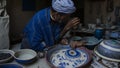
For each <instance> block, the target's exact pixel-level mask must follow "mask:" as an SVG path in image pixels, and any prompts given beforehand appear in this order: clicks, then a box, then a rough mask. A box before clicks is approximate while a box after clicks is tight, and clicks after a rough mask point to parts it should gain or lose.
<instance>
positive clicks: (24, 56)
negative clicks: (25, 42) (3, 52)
mask: <svg viewBox="0 0 120 68" xmlns="http://www.w3.org/2000/svg"><path fill="white" fill-rule="evenodd" d="M14 58H15V60H16V61H17V62H18V63H21V64H28V63H32V62H33V61H35V60H36V59H37V53H36V52H35V51H33V50H31V49H21V50H19V51H17V52H15V53H14Z"/></svg>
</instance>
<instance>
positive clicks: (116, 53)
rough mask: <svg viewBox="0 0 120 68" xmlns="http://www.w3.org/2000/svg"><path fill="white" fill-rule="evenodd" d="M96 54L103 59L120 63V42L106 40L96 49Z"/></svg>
mask: <svg viewBox="0 0 120 68" xmlns="http://www.w3.org/2000/svg"><path fill="white" fill-rule="evenodd" d="M94 52H95V54H97V55H98V56H99V57H101V58H103V59H106V60H109V61H114V62H120V41H117V40H104V41H102V42H101V43H100V44H99V45H98V46H96V47H95V49H94Z"/></svg>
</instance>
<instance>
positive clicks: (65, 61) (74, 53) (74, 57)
mask: <svg viewBox="0 0 120 68" xmlns="http://www.w3.org/2000/svg"><path fill="white" fill-rule="evenodd" d="M46 59H47V62H48V64H49V65H50V66H51V67H52V68H77V67H83V66H85V65H87V64H88V63H89V62H90V60H91V57H90V54H89V52H88V51H87V50H85V49H82V48H76V49H74V50H73V49H71V47H70V46H69V45H57V46H56V47H53V48H51V49H49V50H48V52H47V54H46Z"/></svg>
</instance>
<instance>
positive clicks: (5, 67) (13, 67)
mask: <svg viewBox="0 0 120 68" xmlns="http://www.w3.org/2000/svg"><path fill="white" fill-rule="evenodd" d="M0 68H23V66H21V65H18V64H0Z"/></svg>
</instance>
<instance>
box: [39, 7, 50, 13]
mask: <svg viewBox="0 0 120 68" xmlns="http://www.w3.org/2000/svg"><path fill="white" fill-rule="evenodd" d="M49 10H50V8H49V7H48V8H44V9H41V10H39V11H38V12H37V14H44V13H45V12H46V11H49Z"/></svg>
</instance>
